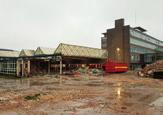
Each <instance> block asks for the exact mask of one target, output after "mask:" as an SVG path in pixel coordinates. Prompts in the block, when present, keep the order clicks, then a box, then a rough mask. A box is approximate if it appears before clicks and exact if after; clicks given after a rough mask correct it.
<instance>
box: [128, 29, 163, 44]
mask: <svg viewBox="0 0 163 115" xmlns="http://www.w3.org/2000/svg"><path fill="white" fill-rule="evenodd" d="M130 35H131V36H133V37H136V38H141V39H142V40H145V41H147V42H150V43H153V44H155V45H157V46H161V47H162V46H163V42H162V41H160V40H157V39H155V38H153V37H151V36H149V35H147V34H144V33H142V32H139V31H137V30H135V29H132V28H130Z"/></svg>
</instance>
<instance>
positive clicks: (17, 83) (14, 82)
mask: <svg viewBox="0 0 163 115" xmlns="http://www.w3.org/2000/svg"><path fill="white" fill-rule="evenodd" d="M28 88H30V80H29V79H3V78H0V89H5V90H21V89H28Z"/></svg>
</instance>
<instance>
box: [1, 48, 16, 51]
mask: <svg viewBox="0 0 163 115" xmlns="http://www.w3.org/2000/svg"><path fill="white" fill-rule="evenodd" d="M0 51H14V50H11V49H2V48H0Z"/></svg>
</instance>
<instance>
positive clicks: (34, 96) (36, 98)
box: [24, 93, 41, 100]
mask: <svg viewBox="0 0 163 115" xmlns="http://www.w3.org/2000/svg"><path fill="white" fill-rule="evenodd" d="M40 96H41V94H40V93H38V94H35V95H28V96H26V97H25V98H24V99H25V100H39V99H40Z"/></svg>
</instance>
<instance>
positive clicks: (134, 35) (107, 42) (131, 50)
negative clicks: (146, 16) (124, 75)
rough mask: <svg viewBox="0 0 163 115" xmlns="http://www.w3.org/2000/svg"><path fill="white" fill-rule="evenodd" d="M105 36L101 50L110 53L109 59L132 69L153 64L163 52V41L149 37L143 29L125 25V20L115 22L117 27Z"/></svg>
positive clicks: (109, 30) (108, 31) (108, 30)
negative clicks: (155, 58)
mask: <svg viewBox="0 0 163 115" xmlns="http://www.w3.org/2000/svg"><path fill="white" fill-rule="evenodd" d="M103 35H104V37H102V38H101V48H102V49H106V50H107V51H108V58H110V59H112V60H115V61H117V62H123V63H127V64H129V66H130V68H131V69H135V68H137V67H141V66H142V65H143V64H145V62H146V63H147V62H152V60H153V57H154V56H156V54H157V53H159V54H160V53H161V54H162V52H163V41H161V40H158V39H156V38H154V37H152V36H150V35H148V34H147V33H146V30H145V29H143V28H141V27H134V28H133V27H131V26H130V25H125V24H124V19H118V20H115V27H114V28H111V29H107V31H106V33H103ZM147 54H148V55H147Z"/></svg>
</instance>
